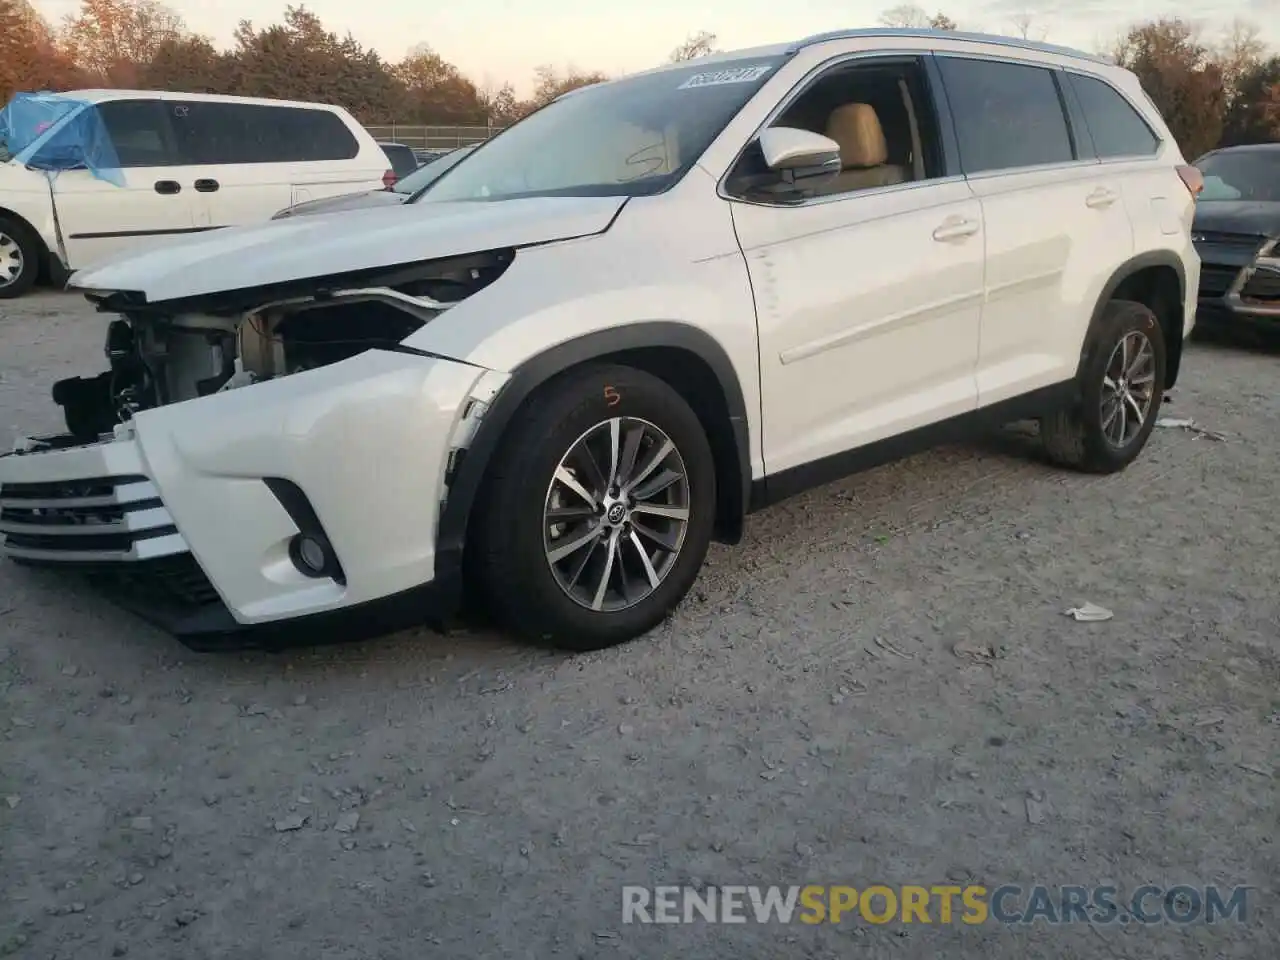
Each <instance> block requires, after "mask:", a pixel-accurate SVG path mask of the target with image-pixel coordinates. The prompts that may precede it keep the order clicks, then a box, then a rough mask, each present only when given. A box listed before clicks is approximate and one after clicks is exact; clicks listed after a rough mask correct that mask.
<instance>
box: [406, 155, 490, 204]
mask: <svg viewBox="0 0 1280 960" xmlns="http://www.w3.org/2000/svg"><path fill="white" fill-rule="evenodd" d="M474 149H475V147H459V148H458V149H457V150H450V151H449V152H448V153H446V154H445V155H444V156H443V157H436V158H435V159H434V160H428V161H427V162H426V163H424V164H423V165H422V166H420V167H419V168H418V169H417V170H415V171H413V173H411V174H409V175H408V176H407V177H405V178H404V179H403V180H397V181H396V183H395V186H393V187H392V188H391V189H392V190H394V191H395V192H396V193H409V194H413V193H417V192H418V191H419V190H423V189H425V188H427V187H429V186H431V184H433V183H435V182H436V180H437V179H439V178H440V177H442V176H444V175H445V174H446V173H447V172H448V171H450V170H452V169H453V167H454V164H456V163H457V162H458V161H459V160H461V159H462V158H463V157H465V156H466V155H467V154H469V153H470V152H471V151H472V150H474Z"/></svg>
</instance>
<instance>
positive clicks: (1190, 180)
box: [1178, 164, 1204, 197]
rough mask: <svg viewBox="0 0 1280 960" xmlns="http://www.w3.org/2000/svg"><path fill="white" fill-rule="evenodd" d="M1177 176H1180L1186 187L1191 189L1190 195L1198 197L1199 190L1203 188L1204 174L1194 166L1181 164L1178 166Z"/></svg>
mask: <svg viewBox="0 0 1280 960" xmlns="http://www.w3.org/2000/svg"><path fill="white" fill-rule="evenodd" d="M1178 176H1179V177H1181V178H1182V182H1183V183H1184V184H1185V185H1186V188H1187V189H1188V190H1190V191H1191V196H1193V197H1199V196H1200V191H1201V190H1203V189H1204V174H1203V173H1201V172H1200V171H1199V170H1197V169H1196V168H1195V167H1192V166H1188V165H1187V164H1181V165H1180V166H1179V167H1178Z"/></svg>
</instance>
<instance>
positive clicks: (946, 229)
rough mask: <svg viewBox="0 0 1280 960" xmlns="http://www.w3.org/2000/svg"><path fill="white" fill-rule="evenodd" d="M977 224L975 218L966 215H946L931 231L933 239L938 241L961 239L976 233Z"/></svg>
mask: <svg viewBox="0 0 1280 960" xmlns="http://www.w3.org/2000/svg"><path fill="white" fill-rule="evenodd" d="M978 226H979V224H978V221H977V220H970V219H969V218H967V217H947V219H945V220H943V221H942V223H940V224H939V225H938V228H937V229H936V230H934V231H933V239H935V240H937V241H939V242H940V243H945V242H946V241H948V240H963V239H964V238H965V237H972V236H973V235H974V234H975V233H977V232H978Z"/></svg>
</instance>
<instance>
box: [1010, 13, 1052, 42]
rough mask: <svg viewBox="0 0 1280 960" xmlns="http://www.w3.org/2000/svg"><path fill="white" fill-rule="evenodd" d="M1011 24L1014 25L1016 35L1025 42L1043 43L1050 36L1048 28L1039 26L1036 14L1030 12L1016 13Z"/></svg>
mask: <svg viewBox="0 0 1280 960" xmlns="http://www.w3.org/2000/svg"><path fill="white" fill-rule="evenodd" d="M1009 23H1010V24H1012V25H1013V32H1014V34H1015V35H1017V36H1019V37H1021V38H1022V39H1023V40H1034V41H1035V42H1037V43H1043V42H1044V41H1045V39H1047V38H1048V36H1049V30H1048V28H1046V27H1044V26H1043V25H1041V24H1038V23H1037V22H1036V17H1035V14H1034V13H1031V12H1030V11H1029V10H1024V11H1023V12H1022V13H1015V14H1014V15H1013V16H1012V17H1010V18H1009Z"/></svg>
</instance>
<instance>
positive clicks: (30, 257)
mask: <svg viewBox="0 0 1280 960" xmlns="http://www.w3.org/2000/svg"><path fill="white" fill-rule="evenodd" d="M40 254H41V250H40V243H39V241H38V240H37V239H36V238H35V234H34V233H32V231H31V229H30V228H29V227H28V226H27V225H26V224H25V223H23V222H22V221H20V220H15V219H14V218H13V217H2V216H0V300H12V299H14V298H15V297H20V296H22V295H23V294H24V293H26V292H27V291H28V290H30V289H31V287H32V286H33V285H34V284H35V282H36V277H37V276H38V275H39V273H40Z"/></svg>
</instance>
